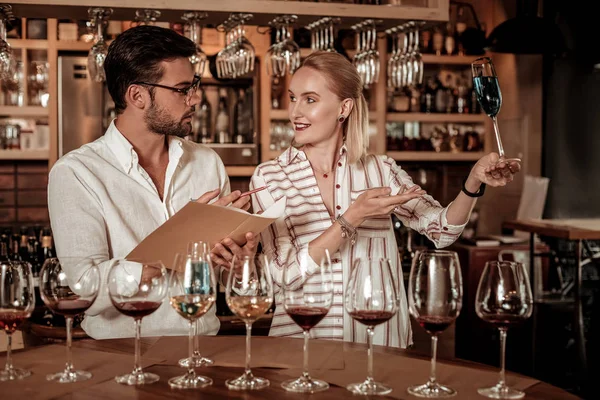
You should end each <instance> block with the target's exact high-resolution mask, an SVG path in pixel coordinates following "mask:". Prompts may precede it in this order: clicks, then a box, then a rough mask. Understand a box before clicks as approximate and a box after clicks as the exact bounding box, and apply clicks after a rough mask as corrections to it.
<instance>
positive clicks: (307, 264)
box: [281, 246, 333, 393]
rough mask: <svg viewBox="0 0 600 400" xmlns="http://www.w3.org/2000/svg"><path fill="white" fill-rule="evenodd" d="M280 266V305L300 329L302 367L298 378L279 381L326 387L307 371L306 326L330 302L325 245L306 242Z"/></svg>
mask: <svg viewBox="0 0 600 400" xmlns="http://www.w3.org/2000/svg"><path fill="white" fill-rule="evenodd" d="M290 258H291V259H290V260H289V261H290V262H288V267H287V268H284V269H283V277H282V287H281V288H282V292H283V307H284V309H285V312H286V313H287V314H288V315H289V316H290V318H291V319H292V321H294V322H295V323H296V324H297V325H298V326H299V327H300V328H302V331H303V333H304V371H303V372H302V376H301V377H299V378H298V379H291V380H287V381H285V382H283V383H282V384H281V387H283V388H284V389H285V390H287V391H288V392H296V393H315V392H320V391H323V390H327V389H329V384H328V383H327V382H325V381H322V380H319V379H314V378H312V377H311V376H310V375H309V373H308V339H309V337H310V330H311V329H312V328H313V327H314V326H315V325H317V324H318V323H319V322H321V320H322V319H323V318H325V316H326V315H327V313H328V312H329V309H330V308H331V303H332V302H333V271H332V267H331V259H330V257H329V251H328V250H327V249H326V248H319V247H313V246H310V248H309V247H308V246H306V247H303V248H301V249H300V250H299V251H298V253H297V254H293V255H291V256H290Z"/></svg>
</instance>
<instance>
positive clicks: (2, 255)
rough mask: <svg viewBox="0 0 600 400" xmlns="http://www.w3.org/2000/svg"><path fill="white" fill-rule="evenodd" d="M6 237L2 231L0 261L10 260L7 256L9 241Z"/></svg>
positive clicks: (0, 236)
mask: <svg viewBox="0 0 600 400" xmlns="http://www.w3.org/2000/svg"><path fill="white" fill-rule="evenodd" d="M6 239H8V237H6V235H5V234H4V233H2V235H0V263H3V262H7V261H10V258H9V256H8V246H9V243H8V240H6Z"/></svg>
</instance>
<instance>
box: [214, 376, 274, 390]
mask: <svg viewBox="0 0 600 400" xmlns="http://www.w3.org/2000/svg"><path fill="white" fill-rule="evenodd" d="M270 384H271V383H270V382H269V380H268V379H265V378H257V377H255V376H250V377H248V376H246V375H242V376H240V377H238V378H235V379H228V380H227V381H225V386H227V388H228V389H229V390H260V389H264V388H266V387H269V385H270Z"/></svg>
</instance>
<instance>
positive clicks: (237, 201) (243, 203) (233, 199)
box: [196, 189, 250, 211]
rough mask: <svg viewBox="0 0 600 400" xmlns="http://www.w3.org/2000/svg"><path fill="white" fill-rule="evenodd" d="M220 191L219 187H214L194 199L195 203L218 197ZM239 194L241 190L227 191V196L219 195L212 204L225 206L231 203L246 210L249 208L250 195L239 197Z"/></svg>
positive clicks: (207, 201) (206, 202)
mask: <svg viewBox="0 0 600 400" xmlns="http://www.w3.org/2000/svg"><path fill="white" fill-rule="evenodd" d="M220 193H221V189H215V190H211V191H210V192H206V193H204V194H203V195H202V196H200V197H199V198H198V199H197V200H196V203H201V204H208V203H209V202H210V201H211V200H213V199H215V198H216V197H218V196H219V194H220ZM241 194H242V192H240V191H239V190H235V191H233V192H231V193H229V194H228V195H227V196H223V197H221V198H220V199H218V200H217V201H215V202H214V203H213V204H215V205H217V206H225V207H227V206H228V205H230V204H231V206H232V207H235V208H240V209H242V210H244V211H248V210H249V209H250V196H244V197H240V195H241Z"/></svg>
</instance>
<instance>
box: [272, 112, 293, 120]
mask: <svg viewBox="0 0 600 400" xmlns="http://www.w3.org/2000/svg"><path fill="white" fill-rule="evenodd" d="M271 119H272V120H273V119H276V120H284V121H286V122H287V121H289V120H290V114H289V112H288V110H271Z"/></svg>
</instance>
